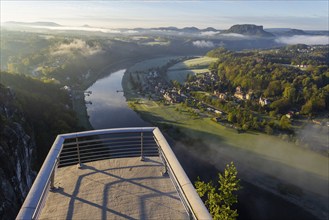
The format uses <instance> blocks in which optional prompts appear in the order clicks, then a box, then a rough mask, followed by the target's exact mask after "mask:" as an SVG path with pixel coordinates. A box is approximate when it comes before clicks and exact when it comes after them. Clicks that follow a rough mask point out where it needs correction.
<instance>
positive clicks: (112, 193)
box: [40, 157, 188, 219]
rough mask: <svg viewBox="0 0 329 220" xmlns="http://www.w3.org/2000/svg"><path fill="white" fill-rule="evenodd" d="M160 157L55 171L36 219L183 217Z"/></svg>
mask: <svg viewBox="0 0 329 220" xmlns="http://www.w3.org/2000/svg"><path fill="white" fill-rule="evenodd" d="M163 170H164V167H163V165H162V163H161V160H160V158H159V157H150V158H146V159H145V161H140V158H136V157H134V158H122V159H110V160H102V161H96V162H90V163H86V164H84V166H83V168H82V169H78V168H77V166H69V167H63V168H59V169H58V170H57V173H56V177H55V186H56V187H57V189H56V190H54V191H50V192H49V194H48V197H47V200H46V203H45V206H44V208H43V210H42V212H41V216H40V219H188V216H187V213H186V211H185V209H184V206H183V204H182V202H181V201H180V199H179V196H178V194H177V192H176V190H175V187H174V185H173V184H172V182H171V180H170V178H169V177H168V176H164V177H163V176H162V173H161V172H162V171H163Z"/></svg>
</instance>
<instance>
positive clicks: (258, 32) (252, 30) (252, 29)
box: [221, 24, 274, 37]
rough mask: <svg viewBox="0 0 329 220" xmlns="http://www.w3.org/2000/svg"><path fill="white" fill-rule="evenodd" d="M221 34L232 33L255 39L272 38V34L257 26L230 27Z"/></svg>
mask: <svg viewBox="0 0 329 220" xmlns="http://www.w3.org/2000/svg"><path fill="white" fill-rule="evenodd" d="M221 33H226V34H229V33H234V34H243V35H249V36H257V37H274V35H273V34H271V33H269V32H266V31H264V29H263V26H257V25H254V24H237V25H233V26H232V27H230V29H228V30H225V31H222V32H221Z"/></svg>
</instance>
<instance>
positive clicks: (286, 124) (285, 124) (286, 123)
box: [279, 115, 291, 130]
mask: <svg viewBox="0 0 329 220" xmlns="http://www.w3.org/2000/svg"><path fill="white" fill-rule="evenodd" d="M279 125H280V127H281V129H283V130H289V129H290V128H291V121H290V119H289V118H288V117H287V116H285V115H283V116H282V117H281V119H280V123H279Z"/></svg>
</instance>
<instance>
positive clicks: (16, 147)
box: [0, 84, 35, 219]
mask: <svg viewBox="0 0 329 220" xmlns="http://www.w3.org/2000/svg"><path fill="white" fill-rule="evenodd" d="M28 130H29V129H28V124H27V122H26V120H25V118H24V115H23V113H22V112H21V111H20V109H19V107H18V105H17V104H16V101H15V95H14V94H13V92H12V91H11V90H10V89H8V88H4V86H2V85H1V84H0V180H1V181H0V219H14V218H15V217H16V215H17V213H18V211H19V209H20V207H21V205H22V203H23V202H24V199H25V197H26V195H27V193H28V191H29V189H30V187H31V185H32V183H33V180H34V178H35V172H34V171H33V170H32V162H33V159H34V149H35V142H34V139H33V138H32V137H33V136H32V134H31V133H32V132H28ZM30 130H31V129H30Z"/></svg>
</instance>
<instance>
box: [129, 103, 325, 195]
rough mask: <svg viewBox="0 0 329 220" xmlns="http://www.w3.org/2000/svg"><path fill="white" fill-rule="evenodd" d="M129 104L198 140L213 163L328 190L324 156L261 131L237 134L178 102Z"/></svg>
mask: <svg viewBox="0 0 329 220" xmlns="http://www.w3.org/2000/svg"><path fill="white" fill-rule="evenodd" d="M133 108H134V109H135V111H137V112H139V113H140V114H141V116H142V117H143V118H144V119H145V120H146V121H149V122H152V123H154V124H156V125H160V126H162V125H164V124H167V125H172V126H174V127H175V128H176V132H177V131H178V133H180V134H184V135H185V136H187V137H188V138H190V139H192V140H202V142H201V143H200V146H194V147H197V148H200V149H206V148H208V149H211V152H212V153H211V154H209V155H207V153H206V150H205V151H204V152H203V153H204V155H202V156H204V157H209V160H214V162H215V163H216V161H217V160H222V161H226V162H229V161H234V162H235V163H236V164H238V165H237V166H238V169H239V170H240V171H242V173H245V175H246V177H245V178H247V179H249V180H251V179H253V178H255V175H256V173H262V174H266V175H270V176H273V175H274V177H275V178H278V179H280V180H282V181H284V182H288V183H289V184H294V185H297V186H298V187H300V188H302V189H303V190H308V191H311V192H313V193H317V194H320V195H324V194H323V193H325V192H328V188H327V181H328V172H329V170H328V169H329V168H328V158H327V157H325V156H323V155H320V154H317V153H315V152H312V151H310V150H306V149H303V148H300V147H298V146H296V145H295V144H293V143H289V142H286V141H283V140H281V139H279V138H277V137H274V136H269V135H266V134H262V133H253V132H247V133H240V134H239V133H237V132H236V131H235V130H234V129H230V128H226V127H224V126H222V125H220V124H218V123H215V122H213V121H211V120H210V118H201V117H199V118H196V117H194V116H192V115H191V113H190V112H188V111H187V109H185V108H184V107H182V106H181V105H163V104H160V103H156V102H153V101H149V100H146V99H140V101H139V102H138V104H137V103H135V104H134V106H133ZM177 129H178V130H177ZM197 145H198V144H197ZM202 145H203V146H202ZM311 177H312V178H313V179H312V178H311ZM296 178H297V179H298V181H296Z"/></svg>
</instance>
